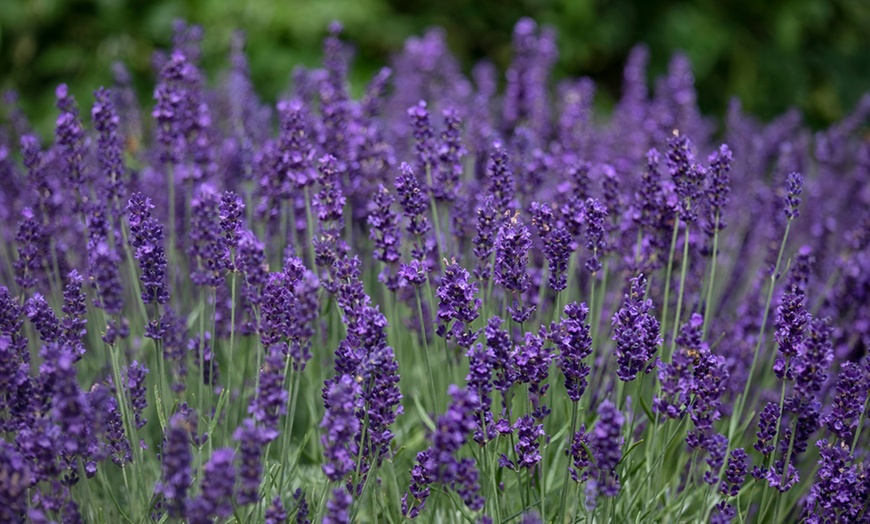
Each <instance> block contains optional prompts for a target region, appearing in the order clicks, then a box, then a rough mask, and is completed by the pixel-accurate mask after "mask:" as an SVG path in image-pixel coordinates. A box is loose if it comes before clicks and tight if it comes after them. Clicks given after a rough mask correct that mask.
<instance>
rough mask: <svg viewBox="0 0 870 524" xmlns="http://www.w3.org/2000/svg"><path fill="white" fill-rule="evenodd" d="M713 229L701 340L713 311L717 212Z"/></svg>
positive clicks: (717, 232) (717, 251)
mask: <svg viewBox="0 0 870 524" xmlns="http://www.w3.org/2000/svg"><path fill="white" fill-rule="evenodd" d="M714 223H715V227H714V230H713V261H712V263H711V266H710V282H709V283H708V284H707V300H706V303H705V305H704V326H703V327H702V328H701V338H703V337H704V336H705V335H706V334H707V326H708V325H709V323H710V317H712V316H713V311H712V310H711V309H710V307H711V305H712V302H713V282H714V281H715V280H716V262H717V258H718V255H719V211H716V219H715V222H714Z"/></svg>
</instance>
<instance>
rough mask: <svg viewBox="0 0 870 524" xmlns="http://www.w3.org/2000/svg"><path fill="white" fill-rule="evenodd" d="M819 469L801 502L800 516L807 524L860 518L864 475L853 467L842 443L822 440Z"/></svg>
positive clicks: (847, 451) (851, 458) (862, 504)
mask: <svg viewBox="0 0 870 524" xmlns="http://www.w3.org/2000/svg"><path fill="white" fill-rule="evenodd" d="M816 446H818V448H819V455H820V458H819V469H818V472H817V473H816V481H815V482H814V483H813V485H812V487H811V488H810V492H809V494H808V495H807V497H806V499H805V500H804V503H803V506H804V507H803V513H802V517H803V518H807V522H814V523H816V522H845V521H852V519H856V520H855V521H856V522H857V519H858V518H859V515H861V514H863V513H864V511H865V510H866V505H867V504H866V500H867V499H866V487H865V488H864V489H863V491H864V493H862V489H861V485H860V484H861V480H862V476H863V477H864V479H865V480H864V483H865V484H866V473H862V472H861V469H860V467H861V465H860V464H855V461H854V457H852V455H851V453H850V452H849V446H848V444H847V443H845V442H842V441H841V442H839V443H833V442H828V441H827V439H821V440H819V441H818V442H817V443H816Z"/></svg>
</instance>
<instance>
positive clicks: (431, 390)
mask: <svg viewBox="0 0 870 524" xmlns="http://www.w3.org/2000/svg"><path fill="white" fill-rule="evenodd" d="M415 294H416V295H417V314H418V315H419V316H420V331H421V333H420V334H421V335H422V338H423V353H424V354H425V355H426V372H427V373H428V374H429V395H431V397H432V403H431V407H432V413H438V406H437V405H436V404H437V402H438V397H437V395H436V394H435V378H434V376H433V375H432V363H431V358H430V356H429V342H428V341H427V340H426V338H427V337H426V325H425V324H424V323H423V304H422V303H421V301H420V290H417V292H416V293H415Z"/></svg>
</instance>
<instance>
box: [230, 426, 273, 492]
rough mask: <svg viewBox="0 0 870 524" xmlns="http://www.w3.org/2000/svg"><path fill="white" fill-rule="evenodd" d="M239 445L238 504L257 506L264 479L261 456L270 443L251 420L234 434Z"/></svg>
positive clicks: (234, 438)
mask: <svg viewBox="0 0 870 524" xmlns="http://www.w3.org/2000/svg"><path fill="white" fill-rule="evenodd" d="M233 440H235V441H237V442H238V443H239V461H240V464H239V469H238V472H239V480H240V486H239V490H238V492H237V493H236V503H238V504H239V505H240V506H244V505H247V504H256V503H257V502H258V501H259V500H260V481H261V479H262V477H263V464H262V462H261V456H262V454H263V446H264V445H265V444H266V442H268V440H269V439H268V436H267V435H266V433H265V432H264V431H263V430H262V429H261V428H259V427H257V425H256V424H255V423H254V421H253V420H251V419H249V418H248V419H245V420H244V421H243V422H242V425H240V426H239V427H237V428H236V431H235V432H234V433H233Z"/></svg>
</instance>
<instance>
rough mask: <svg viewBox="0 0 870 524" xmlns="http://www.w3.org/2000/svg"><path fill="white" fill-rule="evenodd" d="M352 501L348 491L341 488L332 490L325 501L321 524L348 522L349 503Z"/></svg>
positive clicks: (343, 523)
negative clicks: (324, 511) (324, 512)
mask: <svg viewBox="0 0 870 524" xmlns="http://www.w3.org/2000/svg"><path fill="white" fill-rule="evenodd" d="M352 503H353V498H351V496H350V493H348V492H347V491H346V490H345V489H343V488H335V489H334V490H332V497H330V498H329V501H327V502H326V514H325V515H324V516H323V524H350V505H351V504H352Z"/></svg>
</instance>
